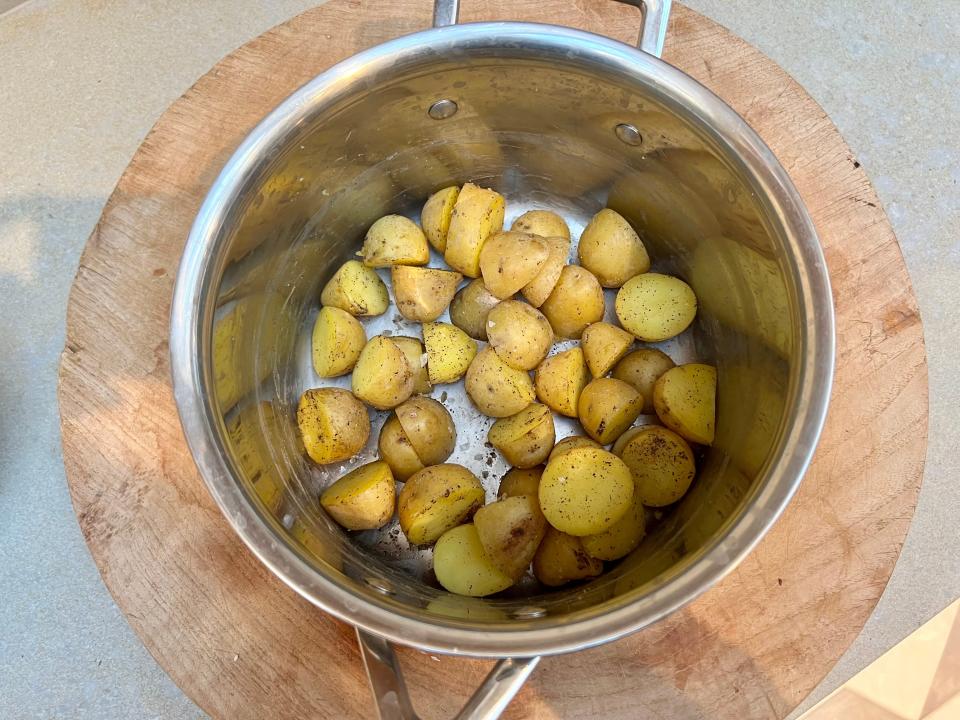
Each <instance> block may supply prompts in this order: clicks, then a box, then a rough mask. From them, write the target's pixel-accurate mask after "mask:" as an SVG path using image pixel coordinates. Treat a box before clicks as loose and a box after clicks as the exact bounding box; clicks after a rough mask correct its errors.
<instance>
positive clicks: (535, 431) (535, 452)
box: [487, 403, 555, 468]
mask: <svg viewBox="0 0 960 720" xmlns="http://www.w3.org/2000/svg"><path fill="white" fill-rule="evenodd" d="M554 437H555V435H554V427H553V414H552V413H551V412H550V408H548V407H547V406H546V405H541V404H540V403H530V404H529V405H527V407H525V408H524V409H523V410H521V411H520V412H518V413H517V414H516V415H511V416H510V417H505V418H500V419H499V420H497V421H496V422H495V423H494V424H493V426H492V427H491V428H490V432H489V434H488V435H487V440H489V441H490V444H491V445H493V446H494V447H495V448H496V449H497V450H499V451H500V453H501V454H502V455H503V457H504V458H505V459H506V461H507V462H508V463H510V464H511V465H513V466H514V467H518V468H532V467H535V466H536V465H539V464H540V463H542V462H543V461H544V460H546V459H547V456H548V455H549V454H550V451H551V450H552V449H553V440H554Z"/></svg>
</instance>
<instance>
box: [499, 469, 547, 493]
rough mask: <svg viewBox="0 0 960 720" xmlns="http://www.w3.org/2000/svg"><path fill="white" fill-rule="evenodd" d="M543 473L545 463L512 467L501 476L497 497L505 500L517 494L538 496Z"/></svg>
mask: <svg viewBox="0 0 960 720" xmlns="http://www.w3.org/2000/svg"><path fill="white" fill-rule="evenodd" d="M542 474H543V465H537V466H536V467H532V468H510V469H509V470H508V471H507V473H506V475H504V476H503V477H502V478H500V487H499V488H497V499H499V500H503V499H504V498H508V497H516V496H517V495H532V496H533V497H537V495H538V493H537V489H538V488H539V487H540V476H541V475H542Z"/></svg>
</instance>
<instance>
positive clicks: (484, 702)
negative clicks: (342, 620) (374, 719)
mask: <svg viewBox="0 0 960 720" xmlns="http://www.w3.org/2000/svg"><path fill="white" fill-rule="evenodd" d="M357 642H358V643H359V645H360V655H361V657H363V666H364V668H365V669H366V671H367V679H368V680H369V681H370V689H371V690H372V691H373V699H374V701H375V702H376V705H377V715H378V716H379V718H380V720H419V719H418V716H417V713H416V712H415V711H414V709H413V705H412V704H411V703H410V695H409V694H408V693H407V686H406V683H404V681H403V673H402V672H401V671H400V663H399V661H398V660H397V655H396V653H394V652H393V646H392V645H390V643H389V642H387V641H386V640H384V639H383V638H382V637H379V636H377V635H371V634H370V633H368V632H367V631H366V630H361V629H360V628H357ZM538 662H540V658H539V657H532V658H516V659H515V658H507V659H504V660H500V661H499V662H498V663H497V664H496V665H495V666H494V668H493V670H491V671H490V674H488V675H487V677H486V679H485V680H484V681H483V684H482V685H481V686H480V687H479V688H478V689H477V691H476V692H475V693H474V694H473V696H472V697H471V698H470V699H469V700H467V704H466V705H464V706H463V709H462V710H461V711H460V712H459V713H457V716H456V718H455V719H454V720H496V718H498V717H500V714H501V713H502V712H503V711H504V710H505V709H506V707H507V705H509V704H510V701H511V700H513V696H514V695H516V694H517V692H518V691H519V690H520V688H521V687H523V683H525V682H526V680H527V678H528V677H530V673H532V672H533V669H534V668H535V667H536V666H537V663H538Z"/></svg>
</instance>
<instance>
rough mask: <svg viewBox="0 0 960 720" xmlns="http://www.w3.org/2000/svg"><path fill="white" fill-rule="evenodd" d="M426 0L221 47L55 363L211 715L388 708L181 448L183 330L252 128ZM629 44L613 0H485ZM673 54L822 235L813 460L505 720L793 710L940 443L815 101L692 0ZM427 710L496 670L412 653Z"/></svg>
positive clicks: (335, 625)
mask: <svg viewBox="0 0 960 720" xmlns="http://www.w3.org/2000/svg"><path fill="white" fill-rule="evenodd" d="M431 10H432V8H431V5H430V3H429V2H428V1H427V0H395V1H394V2H386V1H385V0H379V1H377V2H359V1H357V0H331V2H329V3H327V4H325V5H323V6H322V7H319V8H316V9H314V10H311V11H309V12H306V13H304V14H303V15H300V16H299V17H297V18H294V19H293V20H291V21H290V22H288V23H286V24H284V25H281V26H279V27H277V28H275V29H274V30H271V31H270V32H268V33H266V34H264V35H262V36H261V37H259V38H257V39H255V40H253V41H251V42H250V43H248V44H247V45H245V46H243V47H242V48H240V49H239V50H237V51H236V52H235V53H233V54H232V55H230V56H229V57H227V58H225V59H224V60H223V61H221V62H220V63H218V64H217V65H216V66H215V67H214V68H213V69H212V70H211V71H210V72H209V73H208V74H207V75H205V76H204V77H203V78H201V79H200V80H199V81H198V82H197V84H196V85H195V86H194V87H193V88H191V89H190V90H189V91H188V92H187V93H186V94H185V95H184V96H183V97H182V98H180V99H179V100H178V101H177V102H175V103H174V104H173V105H172V106H171V107H170V108H169V110H167V112H166V113H165V114H164V115H163V116H162V117H161V118H160V120H159V122H158V123H157V124H156V126H155V127H154V129H153V130H152V131H151V133H150V134H149V136H148V137H147V138H146V140H145V141H144V142H143V145H142V146H141V147H140V149H139V150H138V152H137V154H136V155H135V156H134V158H133V160H132V161H131V163H130V166H129V167H128V168H127V171H126V172H125V173H124V175H123V177H122V178H121V180H120V182H119V184H118V185H117V188H116V190H115V191H114V193H113V195H112V197H111V198H110V200H109V202H108V203H107V206H106V208H105V209H104V211H103V216H102V217H101V219H100V222H99V224H98V225H97V227H96V229H95V231H94V233H93V235H92V236H91V238H90V240H89V243H88V244H87V248H86V251H85V252H84V254H83V258H82V260H81V262H80V269H79V271H78V273H77V278H76V282H75V283H74V286H73V291H72V294H71V297H70V308H69V314H68V321H67V344H66V348H65V350H64V353H63V357H62V362H61V375H60V407H61V415H62V431H63V448H64V460H65V464H66V469H67V477H68V479H69V483H70V491H71V493H72V496H73V503H74V507H75V508H76V512H77V517H78V519H79V521H80V526H81V528H82V530H83V533H84V535H85V537H86V540H87V543H88V544H89V546H90V551H91V553H92V554H93V557H94V559H95V560H96V562H97V565H98V567H99V569H100V572H101V574H102V576H103V579H104V582H105V583H106V584H107V587H108V588H109V589H110V592H111V593H112V594H113V597H114V598H115V599H116V601H117V603H118V605H119V606H120V608H121V609H122V610H123V612H124V613H125V614H126V617H127V618H128V620H129V622H130V624H131V626H132V627H133V629H134V630H135V631H136V632H137V634H138V635H139V636H140V638H141V639H142V640H143V642H144V644H145V645H146V646H147V647H148V648H149V650H150V652H151V653H153V655H154V657H155V658H156V659H157V661H158V662H159V663H160V665H161V666H163V668H164V669H165V670H166V671H167V672H168V673H169V674H170V675H171V676H172V677H173V679H174V680H175V681H176V683H177V684H178V685H179V686H180V687H181V688H183V690H184V691H185V692H186V693H187V694H188V695H189V696H190V697H191V698H193V699H194V700H195V701H196V702H197V703H198V704H199V705H200V706H201V707H202V708H203V709H204V710H206V711H207V712H208V713H210V714H211V715H212V716H214V717H217V718H230V719H231V720H242V719H243V718H298V719H301V720H302V719H303V718H337V719H338V720H339V719H340V718H370V717H373V716H374V709H373V704H372V700H371V698H370V695H369V691H368V689H367V684H366V679H365V676H364V673H363V669H362V666H361V662H360V658H359V656H358V653H357V649H356V646H355V641H354V636H353V631H352V629H351V628H350V627H348V626H346V625H344V624H342V623H340V622H338V621H336V620H334V619H333V618H331V617H330V616H328V615H326V614H325V613H324V612H322V611H321V610H318V609H317V608H315V607H314V606H312V605H310V604H309V603H308V602H307V601H305V600H303V599H302V598H300V597H299V596H298V595H296V594H295V593H294V592H293V591H291V590H289V589H288V588H287V587H286V586H284V585H283V584H282V583H281V582H280V581H279V580H277V579H276V578H275V577H274V576H273V575H271V574H270V572H269V571H268V570H267V569H266V568H265V567H264V566H263V565H261V563H260V562H259V561H258V560H257V559H256V558H255V557H254V556H253V555H252V554H251V553H250V552H249V551H248V550H247V549H246V548H245V546H244V545H243V544H242V543H241V542H240V540H239V539H238V538H237V536H236V535H235V534H234V533H233V531H232V530H231V529H230V527H229V526H228V524H227V522H226V521H225V520H224V518H223V517H222V516H221V514H220V512H219V510H218V509H217V508H216V506H215V505H214V502H213V500H212V499H211V498H210V496H209V495H208V494H207V491H206V489H205V487H204V486H203V484H202V482H201V480H200V477H199V475H198V473H197V471H196V469H195V467H194V464H193V461H192V459H191V457H190V453H189V451H188V450H187V446H186V444H185V442H184V439H183V436H182V434H181V430H180V423H179V421H178V418H177V411H176V407H175V405H174V400H173V395H172V392H171V387H170V379H169V374H170V373H169V363H168V347H167V331H168V313H169V309H170V298H171V293H172V290H173V283H174V276H175V273H176V268H177V263H178V261H179V259H180V253H181V250H182V247H183V244H184V240H185V238H186V237H187V233H188V230H189V227H190V224H191V222H192V220H193V217H194V215H195V214H196V212H197V209H198V208H199V205H200V203H201V200H202V199H203V197H204V194H205V193H206V191H207V189H208V188H209V186H210V184H211V183H212V181H213V180H214V178H215V177H216V175H217V173H218V172H219V170H220V168H221V167H222V166H223V164H224V163H225V162H226V160H227V159H228V157H229V156H230V154H231V153H232V152H233V150H234V148H235V147H236V146H237V145H238V144H239V142H240V141H241V139H242V138H243V136H244V135H245V134H246V133H247V132H248V131H249V130H250V129H251V128H252V127H253V126H254V125H255V124H256V123H257V122H258V121H259V120H260V119H261V118H262V117H263V116H264V115H265V114H266V113H267V112H268V111H269V110H270V109H272V108H273V107H274V106H275V105H276V104H278V103H279V102H280V101H281V100H282V99H283V98H284V97H285V96H286V95H288V94H289V93H290V92H292V91H293V90H294V89H295V88H296V87H298V86H299V85H301V84H302V83H304V82H306V81H307V80H308V79H310V78H312V77H313V76H314V75H316V74H317V73H319V72H321V71H322V70H324V69H325V68H327V67H329V66H330V65H332V64H333V63H335V62H337V61H339V60H341V59H343V58H345V57H347V56H349V55H351V54H353V53H355V52H357V51H358V50H361V49H363V48H366V47H368V46H371V45H374V44H376V43H379V42H382V41H384V40H387V39H389V38H391V37H394V36H397V35H401V34H405V33H409V32H413V31H416V30H420V29H423V28H426V27H427V26H428V25H429V23H430V18H431ZM461 14H462V18H461V19H462V20H463V21H465V22H466V21H474V20H491V19H517V20H533V21H540V22H550V23H556V24H561V25H569V26H573V27H578V28H583V29H587V30H591V31H594V32H597V33H602V34H606V35H609V36H611V37H614V38H617V39H620V40H623V41H625V42H630V43H633V42H634V41H635V39H636V36H637V11H636V10H635V9H634V8H630V7H627V6H625V5H621V4H618V3H615V2H610V1H609V0H578V1H577V2H568V0H509V1H508V0H467V1H466V2H465V7H464V8H463V10H462V13H461ZM666 47H667V50H666V54H665V59H666V60H667V61H669V62H671V63H673V64H674V65H677V66H678V67H680V68H681V69H683V70H685V71H686V72H687V73H689V74H690V75H692V76H694V77H695V78H697V79H698V80H699V81H700V82H702V83H704V84H705V85H707V86H708V87H710V88H712V89H713V90H714V91H715V92H716V93H718V94H719V95H720V96H722V97H723V98H725V99H726V101H727V102H728V103H729V104H730V105H732V106H733V107H734V108H735V109H736V110H737V111H738V112H740V113H741V114H742V115H743V116H744V117H745V118H746V119H747V121H748V122H750V124H751V125H753V127H755V128H756V129H757V131H758V132H759V133H760V134H761V135H762V136H763V138H764V139H765V140H766V142H767V143H768V144H769V145H770V146H771V147H772V148H773V150H774V152H776V154H777V156H778V157H779V158H780V161H781V162H782V163H783V165H784V166H785V167H786V168H787V170H788V171H789V172H790V174H791V176H792V177H793V180H794V182H795V183H796V185H797V187H798V188H799V190H800V193H801V195H802V196H803V198H804V200H805V201H806V203H807V206H808V207H809V209H810V212H811V214H812V216H813V219H814V222H815V223H816V225H817V229H818V231H819V233H820V238H821V240H822V242H823V246H824V250H825V252H826V257H827V262H828V265H829V268H830V275H831V278H832V281H833V292H834V299H835V301H836V310H837V339H838V357H837V374H836V380H835V386H834V391H833V399H832V404H831V408H830V417H829V420H828V423H827V427H826V430H825V431H824V435H823V439H822V440H821V442H820V446H819V449H818V451H817V455H816V460H815V461H814V463H813V466H812V467H811V468H810V471H809V472H808V473H807V476H806V479H805V480H804V482H803V484H802V486H801V488H800V491H799V493H798V495H797V496H796V498H795V499H794V501H793V502H792V503H791V504H790V507H789V508H788V509H787V512H786V513H785V515H784V516H783V518H782V519H781V520H780V521H779V522H778V523H777V524H776V526H775V527H774V528H773V530H772V531H771V532H770V534H769V535H768V536H767V537H766V538H765V539H764V541H763V542H762V543H761V544H760V545H759V547H758V548H757V549H756V550H755V551H754V552H753V553H752V554H751V555H750V556H749V557H748V558H747V560H746V561H745V562H744V563H743V564H742V565H741V566H740V567H739V568H738V569H737V570H736V571H735V572H733V573H732V574H731V575H730V576H729V577H727V578H726V579H725V580H724V581H723V582H722V583H721V584H720V585H718V586H717V587H715V588H714V589H712V590H711V591H709V592H708V593H706V594H705V595H704V596H703V597H701V598H700V599H699V600H698V601H696V602H695V603H693V604H692V605H690V606H688V607H687V608H685V609H684V610H682V611H681V612H678V613H676V614H675V615H673V616H671V617H670V618H669V619H667V620H665V621H663V622H660V623H659V624H657V625H655V626H654V627H651V628H649V629H647V630H644V631H642V632H640V633H637V634H635V635H633V636H631V637H629V638H627V639H624V640H621V641H618V642H615V643H612V644H609V645H605V646H603V647H599V648H595V649H592V650H587V651H584V652H580V653H575V654H572V655H567V656H562V657H554V658H547V659H546V660H544V661H543V663H542V664H541V665H540V667H539V668H538V669H537V670H536V672H535V673H534V676H533V678H532V679H531V681H530V682H529V683H528V685H527V686H526V687H525V688H524V689H523V690H522V691H521V693H520V694H519V695H518V696H517V698H516V700H515V701H514V703H513V705H512V706H511V707H510V709H509V710H508V712H507V716H508V717H511V718H570V719H574V718H594V717H603V718H669V719H670V720H684V719H686V718H711V719H712V720H722V719H724V718H731V719H732V718H736V719H738V720H742V719H743V718H781V717H783V716H785V715H787V714H788V713H789V712H790V710H791V709H793V708H794V707H795V706H796V705H797V704H798V703H799V702H800V701H801V700H803V698H804V697H805V696H806V695H807V694H808V693H809V692H810V690H811V689H812V688H813V687H814V686H815V685H816V684H817V683H818V682H819V681H820V679H821V678H822V677H823V676H824V675H825V674H826V672H827V671H828V670H829V669H830V668H831V667H832V666H833V665H834V663H835V662H836V661H837V659H838V658H839V657H840V655H841V653H843V651H844V650H845V649H846V648H847V646H848V645H849V644H850V642H851V641H852V640H853V639H854V637H856V635H857V634H858V633H859V632H860V629H861V628H862V626H863V624H864V622H865V621H866V619H867V617H868V616H869V615H870V612H871V611H872V609H873V607H874V605H875V604H876V602H877V600H878V598H879V597H880V594H881V592H882V591H883V589H884V587H885V585H886V583H887V580H888V578H889V576H890V573H891V571H892V570H893V566H894V563H895V562H896V559H897V555H898V553H899V551H900V547H901V544H902V542H903V539H904V536H905V534H906V532H907V528H908V526H909V524H910V519H911V517H912V515H913V510H914V506H915V503H916V499H917V493H918V491H919V488H920V481H921V475H922V471H923V461H924V455H925V451H926V436H927V371H926V361H925V355H924V348H923V335H922V327H921V324H920V317H919V315H918V312H917V305H916V301H915V299H914V296H913V293H912V290H911V287H910V280H909V278H908V276H907V272H906V269H905V267H904V264H903V260H902V257H901V255H900V249H899V247H898V245H897V241H896V238H895V237H894V235H893V232H892V231H891V228H890V225H889V224H888V222H887V219H886V216H885V215H884V212H883V210H882V209H881V208H880V207H879V203H878V201H877V198H876V196H875V195H874V192H873V190H872V188H871V186H870V183H869V181H868V180H867V178H866V176H865V175H864V172H863V170H862V169H860V166H859V163H858V162H857V160H856V158H855V157H854V156H853V155H852V154H851V152H850V150H849V149H848V148H847V146H846V145H845V144H844V142H843V139H842V138H841V137H840V135H839V133H838V132H837V130H836V128H835V127H834V126H833V125H832V123H831V122H830V120H829V119H828V118H827V117H826V115H825V113H824V112H823V110H822V109H821V108H820V107H818V106H817V104H816V103H815V102H814V101H813V100H812V99H811V98H810V97H809V96H808V95H807V94H806V93H805V92H804V91H803V89H802V88H801V87H799V86H798V85H797V83H796V82H794V81H793V80H792V79H791V78H790V77H789V76H788V75H786V73H784V72H783V71H782V70H781V69H780V68H779V67H777V66H776V65H775V64H774V63H773V62H771V61H770V60H769V59H767V58H766V57H764V56H763V55H761V54H760V53H759V52H758V51H756V50H755V49H753V48H752V47H750V46H749V45H747V44H746V43H745V42H743V41H742V40H740V39H738V38H736V37H734V36H733V35H731V34H730V33H729V32H728V31H726V30H725V29H723V28H721V27H719V26H718V25H716V24H714V23H713V22H711V21H709V20H707V19H706V18H704V17H701V16H700V15H697V14H696V13H694V12H692V11H690V10H688V9H686V8H684V7H682V6H676V7H675V9H674V13H673V17H672V19H671V25H670V32H669V34H668V37H667V43H666ZM400 659H401V663H402V665H403V667H404V670H405V672H406V676H407V682H408V684H409V686H410V690H411V693H412V696H413V700H414V704H415V706H416V707H417V709H418V711H419V712H420V714H421V715H422V716H423V717H425V718H445V717H451V716H452V715H453V714H454V713H455V712H456V711H457V710H458V709H459V708H460V706H461V705H462V703H463V701H464V700H465V699H466V697H467V696H468V695H469V694H470V693H471V692H472V691H473V690H474V689H475V688H476V686H477V685H478V684H479V683H480V681H481V679H482V678H483V676H484V675H485V674H486V672H487V670H488V669H489V667H490V663H489V662H485V661H475V660H469V659H464V658H447V657H432V656H429V655H426V654H422V653H419V652H417V651H414V650H401V652H400Z"/></svg>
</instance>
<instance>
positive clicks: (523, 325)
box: [487, 300, 632, 370]
mask: <svg viewBox="0 0 960 720" xmlns="http://www.w3.org/2000/svg"><path fill="white" fill-rule="evenodd" d="M631 339H632V338H631ZM487 340H488V341H489V342H490V345H491V346H492V347H493V349H494V350H496V351H497V355H499V356H500V358H501V359H502V360H503V361H504V362H505V363H506V364H507V365H509V366H510V367H513V368H516V369H517V370H533V369H534V368H535V367H536V366H537V365H539V364H540V361H541V360H543V359H544V358H545V357H546V356H547V353H548V352H550V348H551V347H552V346H553V328H552V327H550V322H549V321H548V320H547V318H546V317H545V316H544V315H543V313H541V312H540V311H539V310H537V309H536V308H535V307H531V306H529V305H527V304H526V303H525V302H521V301H519V300H504V301H503V302H501V303H500V304H499V305H497V306H496V307H494V308H493V309H491V310H490V312H489V314H488V315H487Z"/></svg>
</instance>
